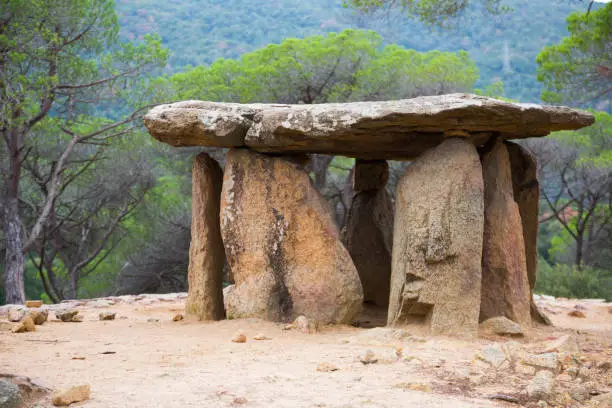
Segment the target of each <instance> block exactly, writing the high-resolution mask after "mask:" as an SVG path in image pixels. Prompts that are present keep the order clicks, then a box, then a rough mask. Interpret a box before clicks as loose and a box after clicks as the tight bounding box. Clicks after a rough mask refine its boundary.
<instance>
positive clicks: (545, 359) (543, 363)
mask: <svg viewBox="0 0 612 408" xmlns="http://www.w3.org/2000/svg"><path fill="white" fill-rule="evenodd" d="M521 363H522V364H525V365H528V366H532V367H535V368H536V369H545V370H552V371H553V372H555V373H556V372H557V371H559V355H558V354H557V353H543V354H526V355H525V356H524V357H523V360H522V361H521Z"/></svg>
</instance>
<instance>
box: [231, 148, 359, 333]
mask: <svg viewBox="0 0 612 408" xmlns="http://www.w3.org/2000/svg"><path fill="white" fill-rule="evenodd" d="M221 234H222V236H223V243H224V245H225V252H226V255H227V259H228V262H229V266H230V268H231V271H232V275H233V277H234V281H235V286H234V287H233V288H232V289H231V290H227V291H226V294H227V299H226V305H227V315H228V317H230V318H236V317H260V318H264V319H268V320H272V321H292V320H293V319H294V318H295V317H297V316H299V315H305V316H307V317H308V318H309V319H314V320H315V321H318V322H321V323H332V322H349V321H350V320H351V319H352V318H353V317H354V316H355V314H356V313H357V312H358V311H359V310H360V307H361V303H362V301H363V291H362V288H361V283H360V282H359V275H358V274H357V270H356V269H355V266H354V265H353V262H352V260H351V258H350V255H349V253H348V251H347V250H346V249H345V248H344V246H343V245H342V243H341V242H340V239H339V232H338V229H337V227H336V225H335V223H334V220H333V216H332V213H331V211H330V209H329V207H328V204H327V202H326V201H325V199H324V198H323V197H322V196H321V195H320V193H319V192H317V191H316V189H315V188H314V187H313V186H312V184H311V182H310V179H309V178H308V175H307V174H306V172H304V171H303V170H302V169H301V168H300V166H299V164H297V163H295V162H292V161H291V160H289V159H286V158H282V157H270V156H266V155H262V154H259V153H255V152H252V151H249V150H246V149H234V150H231V151H230V152H229V155H228V159H227V162H226V168H225V174H224V180H223V191H222V196H221Z"/></svg>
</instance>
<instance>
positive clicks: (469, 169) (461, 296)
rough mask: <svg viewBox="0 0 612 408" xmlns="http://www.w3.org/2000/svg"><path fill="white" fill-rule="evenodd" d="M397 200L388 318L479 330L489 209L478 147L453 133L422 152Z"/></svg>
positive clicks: (443, 329) (442, 329)
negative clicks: (485, 204)
mask: <svg viewBox="0 0 612 408" xmlns="http://www.w3.org/2000/svg"><path fill="white" fill-rule="evenodd" d="M432 186H435V188H432ZM395 205H396V206H395V228H394V234H393V266H392V272H391V295H390V298H389V315H388V323H389V324H402V323H408V322H411V321H425V322H428V323H429V325H430V328H431V330H432V331H433V332H434V333H452V334H468V335H473V334H475V333H476V332H477V330H478V313H479V307H480V279H481V256H482V236H483V214H484V209H483V179H482V168H481V165H480V160H479V157H478V153H477V152H476V149H475V148H474V146H473V145H472V144H471V143H469V142H467V141H466V140H463V139H459V138H453V139H449V140H447V141H445V142H444V143H442V144H441V145H440V146H438V147H436V148H435V149H432V150H430V151H428V152H426V153H425V154H423V155H422V156H420V157H419V158H418V159H417V160H416V161H414V162H413V163H412V164H411V165H410V166H409V167H408V169H407V170H406V173H405V174H404V175H403V176H402V178H401V180H400V181H399V183H398V187H397V196H396V203H395Z"/></svg>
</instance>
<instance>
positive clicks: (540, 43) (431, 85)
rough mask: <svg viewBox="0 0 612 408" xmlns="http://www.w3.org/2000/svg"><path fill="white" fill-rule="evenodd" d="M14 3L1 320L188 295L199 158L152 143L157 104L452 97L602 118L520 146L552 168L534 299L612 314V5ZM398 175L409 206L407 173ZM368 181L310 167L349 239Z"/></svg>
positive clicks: (0, 173)
mask: <svg viewBox="0 0 612 408" xmlns="http://www.w3.org/2000/svg"><path fill="white" fill-rule="evenodd" d="M0 4H1V8H0V110H1V111H0V132H1V133H2V136H3V139H2V141H0V169H1V170H0V217H1V221H2V229H1V230H0V271H1V276H2V279H1V281H0V304H3V303H20V302H22V301H23V300H24V297H25V298H27V299H41V298H42V299H44V301H45V302H54V303H57V302H61V301H62V300H65V299H76V298H92V297H97V296H102V295H109V294H133V293H164V292H176V291H184V290H186V285H187V282H186V280H187V265H188V252H189V241H190V222H191V208H190V202H191V198H190V197H191V165H192V162H193V158H194V156H195V155H196V154H198V153H199V152H201V151H202V150H203V149H200V148H182V149H174V148H170V147H169V146H166V145H164V144H161V143H159V142H157V141H155V140H154V139H153V138H151V137H150V136H149V135H148V134H147V133H146V131H145V130H144V127H143V125H142V117H143V115H144V114H145V113H146V112H147V110H148V109H150V108H151V107H152V106H154V105H156V104H160V103H167V102H171V101H177V100H186V99H201V100H209V101H219V102H241V103H249V102H269V103H295V104H312V103H325V102H344V101H374V100H388V99H402V98H412V97H416V96H421V95H440V94H445V93H452V92H473V93H477V94H482V95H486V96H491V97H496V98H501V99H506V100H512V101H520V102H535V103H550V104H564V105H569V106H573V107H580V108H584V109H589V110H590V111H591V112H592V113H593V114H594V115H595V117H596V123H595V124H594V125H593V126H591V127H588V128H585V129H582V130H580V131H574V132H558V133H555V134H553V135H551V136H550V137H548V138H542V139H538V140H527V141H525V142H524V145H525V146H526V147H527V148H528V149H529V150H530V151H531V152H532V153H533V154H535V155H536V156H537V158H538V161H539V165H540V166H539V169H538V173H539V178H540V189H541V203H540V228H539V244H538V251H539V256H540V257H539V263H538V281H537V285H536V292H538V293H545V294H549V295H554V296H561V297H578V298H584V297H589V298H605V299H607V300H611V299H612V115H611V114H612V103H611V102H612V60H611V58H612V3H610V2H609V3H606V4H602V3H589V2H582V1H573V0H559V1H554V2H545V1H543V0H537V1H526V0H472V1H465V2H453V1H448V0H431V1H422V2H416V3H415V2H405V1H399V2H395V1H379V0H373V1H368V0H353V1H342V0H311V1H309V2H300V1H297V0H274V1H270V0H268V1H264V0H225V1H221V0H207V1H200V2H197V1H195V0H189V1H181V2H163V1H160V0H140V1H131V0H117V1H116V2H113V1H109V0H58V1H54V2H49V1H44V0H38V1H30V2H23V1H18V0H1V2H0ZM432 4H433V5H434V6H436V7H433V6H432ZM449 4H450V5H452V6H453V7H450V6H449V7H447V8H441V7H439V6H441V5H449ZM432 7H433V8H432ZM207 151H208V152H209V153H210V154H211V155H212V156H213V157H215V158H216V159H218V160H219V161H220V162H221V163H223V158H224V154H225V153H224V152H223V151H221V150H218V151H216V150H213V149H207ZM390 164H391V169H392V172H391V175H390V183H389V186H388V189H389V192H390V193H391V195H392V196H393V192H394V191H393V190H394V186H395V183H396V182H397V178H398V177H399V176H400V175H401V173H402V171H403V169H405V168H406V166H408V165H409V163H406V162H392V163H390ZM352 166H353V159H349V158H344V157H331V156H323V155H315V156H314V157H313V158H312V161H311V164H310V171H311V173H310V175H311V178H312V181H313V183H314V184H315V186H316V187H317V188H319V189H320V191H322V192H323V194H324V196H325V197H326V199H327V200H328V201H329V203H330V205H331V207H332V208H333V209H334V211H335V214H336V220H337V223H338V225H339V227H342V226H343V223H344V222H345V216H346V210H347V208H346V205H347V204H346V202H345V198H344V196H343V191H344V189H345V185H346V183H347V178H348V175H349V172H350V170H351V168H352Z"/></svg>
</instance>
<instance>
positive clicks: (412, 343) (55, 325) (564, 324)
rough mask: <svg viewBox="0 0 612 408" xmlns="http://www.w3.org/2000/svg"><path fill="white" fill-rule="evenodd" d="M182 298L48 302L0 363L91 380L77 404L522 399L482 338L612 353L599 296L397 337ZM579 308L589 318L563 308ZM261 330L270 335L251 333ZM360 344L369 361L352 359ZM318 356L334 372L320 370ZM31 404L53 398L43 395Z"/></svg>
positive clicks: (605, 378) (7, 346) (609, 325)
mask: <svg viewBox="0 0 612 408" xmlns="http://www.w3.org/2000/svg"><path fill="white" fill-rule="evenodd" d="M184 296H185V295H184V294H173V295H162V296H159V295H157V296H156V295H146V296H139V297H137V298H134V297H121V298H107V300H106V301H104V300H103V301H99V300H98V301H89V302H79V303H76V304H74V303H72V304H64V305H62V307H67V306H70V307H74V306H76V307H77V309H78V310H79V311H80V313H81V314H83V315H84V316H85V321H84V322H82V323H62V322H59V321H58V320H56V319H55V315H54V313H53V312H51V313H50V315H49V321H47V322H46V323H45V324H44V325H42V326H37V330H36V331H35V332H32V333H24V334H13V333H11V332H10V331H3V332H0V373H5V374H6V373H8V374H16V375H21V376H28V377H31V378H32V379H33V380H34V381H35V382H37V383H39V384H42V385H45V386H47V387H49V388H52V389H61V388H65V387H70V386H74V385H79V384H90V385H91V389H92V395H91V399H90V400H89V401H86V402H82V403H79V404H75V405H73V406H83V407H91V408H94V407H96V408H97V407H105V408H106V407H232V406H244V407H503V406H514V407H516V406H518V405H517V404H513V403H508V402H502V401H498V400H493V399H490V398H489V397H490V396H491V395H494V394H497V393H502V394H507V395H514V396H517V398H518V397H520V395H521V394H524V389H525V387H526V385H527V383H528V382H529V380H530V378H531V377H529V376H525V375H519V374H516V373H514V372H513V371H512V370H510V369H500V370H495V369H487V368H486V367H484V366H483V364H478V363H479V362H478V361H477V359H476V358H475V356H477V355H478V353H479V352H480V351H481V350H482V349H483V347H486V346H489V345H492V344H496V343H501V344H504V343H507V342H509V341H518V342H519V343H520V344H521V345H522V346H523V347H525V348H526V349H528V350H536V351H537V350H538V349H542V347H544V346H545V344H546V342H550V341H551V340H552V339H555V338H556V337H558V336H560V335H563V334H568V333H569V334H572V335H573V336H575V337H576V339H577V340H578V342H579V345H580V347H581V353H582V355H581V358H582V361H583V363H584V364H585V365H586V366H589V365H590V366H592V367H593V368H595V367H597V366H598V365H600V364H601V363H602V362H605V361H608V362H612V348H611V344H612V343H611V341H612V313H611V312H610V307H611V306H610V305H609V304H604V303H602V302H598V301H586V300H581V301H576V300H574V301H571V300H558V299H557V300H555V299H552V298H548V297H547V298H540V299H539V300H538V302H539V304H540V306H541V308H543V309H544V310H546V311H547V313H548V315H549V316H550V318H551V319H552V321H553V323H554V324H555V327H538V328H535V329H533V330H531V332H530V333H529V334H528V335H527V336H526V337H523V338H515V339H512V340H509V339H507V338H503V337H499V336H495V335H489V336H481V337H479V338H477V339H472V340H458V339H452V338H446V337H432V336H428V335H426V334H423V333H417V332H410V335H408V336H405V337H404V338H402V339H401V340H394V339H391V338H390V337H389V336H390V335H391V333H392V331H391V330H390V329H383V328H374V329H366V328H356V327H352V326H334V327H323V328H320V330H319V332H318V333H316V334H305V333H302V332H300V331H298V330H295V329H293V330H284V326H285V325H283V324H276V323H270V322H264V321H261V320H257V319H247V320H225V321H220V322H211V323H202V322H192V321H185V320H184V321H179V322H173V321H172V320H171V319H172V317H173V316H174V315H175V314H176V313H182V312H183V306H184ZM109 300H110V301H109ZM108 303H114V304H112V305H108ZM576 307H577V308H578V309H580V310H581V311H582V312H583V313H584V314H585V315H586V318H575V317H570V316H568V315H567V313H568V311H571V310H573V309H575V308H576ZM101 311H113V312H117V319H116V320H114V321H99V320H98V314H99V313H100V312H101ZM382 317H384V316H382ZM380 318H381V315H380V313H378V314H376V313H370V314H369V315H366V316H363V317H362V318H361V319H360V322H361V323H360V325H361V326H372V325H373V324H375V323H376V322H377V321H379V320H382V319H380ZM0 319H2V320H6V317H0ZM155 319H158V321H156V320H155ZM409 330H413V329H409ZM237 331H242V332H244V333H245V334H246V335H247V338H248V341H247V342H246V343H243V344H239V343H233V342H232V341H231V338H232V337H233V335H234V334H235V333H236V332H237ZM258 333H263V334H265V335H266V336H267V337H268V338H269V339H268V340H262V341H256V340H254V339H253V337H254V336H255V335H256V334H258ZM368 349H369V350H372V351H373V352H374V354H375V356H376V357H377V358H378V359H379V361H378V362H377V363H375V364H367V365H365V364H363V363H361V362H360V361H359V356H360V355H361V354H363V353H364V352H365V351H366V350H368ZM400 349H401V351H399V350H400ZM105 353H106V354H105ZM398 354H399V356H400V357H397V356H398ZM321 363H329V364H331V365H333V366H335V367H336V368H337V369H338V370H337V371H333V372H321V371H317V367H318V366H319V365H320V364H321ZM592 371H593V370H592ZM608 373H610V371H608ZM608 373H604V374H601V375H599V374H598V376H596V377H594V378H593V379H592V380H591V382H594V383H595V387H596V388H597V390H596V392H599V393H604V392H609V391H610V390H611V388H612V382H611V381H610V376H609V375H608ZM520 401H521V403H522V404H526V405H527V406H535V405H530V404H532V403H527V402H525V401H524V400H520ZM587 404H588V403H587ZM37 406H39V407H50V406H51V403H50V397H46V398H45V399H43V400H42V401H39V402H38V404H37ZM565 406H580V404H579V403H577V402H576V401H573V402H572V403H569V404H568V405H565Z"/></svg>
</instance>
